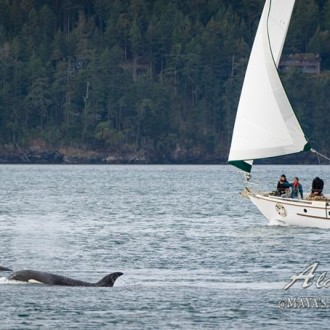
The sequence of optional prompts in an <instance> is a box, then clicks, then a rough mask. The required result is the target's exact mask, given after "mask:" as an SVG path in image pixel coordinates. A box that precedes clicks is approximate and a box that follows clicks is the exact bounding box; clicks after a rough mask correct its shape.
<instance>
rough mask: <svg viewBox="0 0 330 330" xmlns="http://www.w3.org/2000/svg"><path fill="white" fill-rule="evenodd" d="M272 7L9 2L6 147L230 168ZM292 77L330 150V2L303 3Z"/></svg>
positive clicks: (1, 66)
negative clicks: (317, 60) (298, 62)
mask: <svg viewBox="0 0 330 330" xmlns="http://www.w3.org/2000/svg"><path fill="white" fill-rule="evenodd" d="M262 6H263V0H237V1H232V0H222V1H217V0H194V1H189V0H173V1H166V0H124V1H123V0H112V1H107V0H92V1H87V0H76V1H69V0H61V1H39V0H38V1H37V0H34V1H29V0H22V1H0V128H1V130H0V143H1V144H7V143H19V144H23V143H24V142H25V141H29V140H31V138H34V137H40V138H43V139H44V140H45V141H48V142H51V143H52V144H58V145H65V144H72V145H81V146H90V147H91V146H92V147H102V148H107V149H110V150H117V151H118V150H121V149H123V148H130V149H143V150H146V149H152V150H153V151H154V152H155V153H157V154H159V155H161V157H164V158H167V159H170V158H171V154H172V153H173V152H174V150H175V149H177V150H179V149H180V150H194V152H195V151H196V150H201V151H202V154H204V156H206V155H211V156H212V155H213V156H214V155H217V154H219V153H220V155H219V156H220V157H219V156H217V158H218V159H219V158H221V157H222V158H223V159H225V158H226V154H227V152H228V148H229V145H230V140H231V132H232V127H233V124H234V118H235V113H236V107H237V103H238V98H239V94H240V89H241V85H242V81H243V77H244V73H245V68H246V64H247V60H248V57H249V50H250V48H251V45H252V42H253V39H254V35H255V32H256V28H257V24H258V20H259V17H260V14H261V10H262ZM293 52H314V53H318V54H320V56H321V58H322V74H321V75H320V76H318V77H315V76H313V75H305V74H302V73H300V72H298V71H294V70H293V71H290V72H288V73H286V74H283V77H282V78H283V80H284V84H285V86H286V87H287V90H288V94H289V95H290V99H292V103H293V104H294V108H295V109H297V116H298V117H299V119H301V120H302V123H303V125H304V126H305V127H304V129H305V131H306V135H307V136H308V137H309V138H310V140H311V142H312V144H314V143H316V144H318V145H320V146H321V148H326V146H327V144H328V143H329V139H330V131H329V129H328V127H329V124H328V122H327V121H328V120H327V117H326V115H325V114H326V111H327V110H328V109H329V106H330V104H329V100H328V98H327V91H328V89H329V87H330V78H329V74H328V73H327V72H328V71H327V70H330V58H329V55H328V54H329V52H330V0H318V1H317V0H300V1H297V3H296V6H295V11H294V13H293V18H292V24H291V26H290V29H289V34H288V40H287V42H286V45H285V50H284V53H293Z"/></svg>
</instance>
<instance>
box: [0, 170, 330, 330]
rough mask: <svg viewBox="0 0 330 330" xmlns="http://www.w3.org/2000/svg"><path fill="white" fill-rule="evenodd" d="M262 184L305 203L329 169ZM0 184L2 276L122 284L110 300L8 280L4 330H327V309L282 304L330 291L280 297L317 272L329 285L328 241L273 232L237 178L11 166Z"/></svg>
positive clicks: (271, 176)
mask: <svg viewBox="0 0 330 330" xmlns="http://www.w3.org/2000/svg"><path fill="white" fill-rule="evenodd" d="M258 172H259V179H261V180H263V179H265V178H267V182H268V183H265V186H266V189H269V190H272V189H273V185H275V184H276V181H277V179H278V177H279V175H280V174H282V172H284V173H286V175H287V177H288V178H292V177H293V176H294V175H298V176H300V179H301V182H302V183H303V185H304V188H305V191H307V190H308V189H309V186H310V182H311V181H312V179H313V177H314V175H315V174H317V175H319V176H322V178H324V179H325V184H326V186H329V185H330V169H329V168H327V167H323V168H320V167H316V168H315V167H311V166H303V167H297V166H260V167H258ZM0 175H1V183H0V185H1V192H2V193H1V209H0V212H1V213H0V235H1V236H0V237H1V245H0V249H1V261H0V265H2V266H7V267H12V268H13V269H15V270H19V269H26V268H29V269H35V270H44V271H49V272H53V273H58V274H62V275H66V276H70V277H74V278H77V279H81V280H87V281H91V282H96V281H98V280H99V279H100V278H101V277H103V276H104V275H105V274H107V273H109V272H113V271H122V272H124V274H125V275H124V276H122V277H121V278H119V279H118V280H117V282H116V284H115V286H114V287H113V288H77V287H55V286H47V285H38V284H18V283H17V282H16V283H15V282H9V281H8V280H7V279H6V278H5V276H6V275H8V274H6V273H0V292H1V293H0V294H1V303H0V306H1V308H0V320H1V323H0V329H35V328H48V329H51V328H54V329H55V328H62V329H66V328H77V329H96V328H104V329H174V328H178V329H228V328H241V329H256V328H257V329H258V328H273V329H276V328H278V329H283V328H285V327H290V328H292V329H295V328H296V329H298V328H299V329H309V328H311V327H313V328H317V329H322V328H324V329H325V328H328V324H329V323H328V321H329V312H330V309H321V308H296V309H294V308H291V309H290V310H281V309H279V308H278V304H279V302H280V301H281V300H282V299H286V298H291V297H325V298H327V299H329V301H330V288H329V289H319V290H317V289H315V288H314V286H313V287H312V288H309V289H302V288H301V283H297V284H295V285H294V286H293V287H292V288H291V289H290V290H288V291H284V290H283V287H284V285H285V284H287V283H289V282H290V280H289V278H290V276H292V275H293V274H298V273H300V272H302V271H303V270H304V269H305V268H307V266H309V265H310V264H312V263H314V262H316V261H319V262H320V266H319V269H318V271H320V272H321V271H329V273H330V253H329V238H330V231H327V230H321V229H309V228H294V227H278V226H269V225H268V224H267V222H266V220H265V219H264V218H263V217H262V215H260V214H259V213H258V211H257V210H256V209H255V208H254V206H253V205H252V204H250V202H248V201H247V200H245V199H243V198H242V197H241V196H240V195H239V192H240V191H241V188H242V183H241V177H240V175H239V174H238V172H237V171H236V170H235V169H234V168H232V167H229V166H27V165H26V166H12V165H8V166H7V165H6V166H5V165H2V166H0ZM272 181H273V182H272ZM269 182H270V183H269ZM326 190H327V189H326ZM327 191H328V192H330V188H329V189H328V190H327ZM329 276H330V274H329Z"/></svg>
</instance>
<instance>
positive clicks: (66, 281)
mask: <svg viewBox="0 0 330 330" xmlns="http://www.w3.org/2000/svg"><path fill="white" fill-rule="evenodd" d="M121 275H123V273H120V272H116V273H112V274H108V275H106V276H104V277H103V278H102V279H101V280H100V281H99V282H97V283H89V282H84V281H80V280H75V279H73V278H70V277H66V276H61V275H56V274H52V273H47V272H40V271H36V270H29V269H26V270H19V271H17V272H14V273H13V274H11V275H10V276H9V277H8V279H9V280H16V281H22V282H34V283H43V284H50V285H62V286H85V287H90V286H97V287H112V286H113V284H114V283H115V281H116V279H117V278H118V277H119V276H121Z"/></svg>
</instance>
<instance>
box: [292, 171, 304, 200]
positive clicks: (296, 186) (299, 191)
mask: <svg viewBox="0 0 330 330" xmlns="http://www.w3.org/2000/svg"><path fill="white" fill-rule="evenodd" d="M290 185H291V198H298V197H299V195H300V198H301V199H303V198H304V196H303V188H302V185H301V183H300V182H299V178H297V177H296V176H295V177H294V178H293V183H291V184H290Z"/></svg>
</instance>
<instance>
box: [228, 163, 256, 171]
mask: <svg viewBox="0 0 330 330" xmlns="http://www.w3.org/2000/svg"><path fill="white" fill-rule="evenodd" d="M228 163H229V164H231V165H234V166H235V167H237V168H239V169H240V170H242V171H244V172H247V173H250V172H251V169H252V165H251V164H249V163H246V162H244V161H243V160H234V161H230V162H228Z"/></svg>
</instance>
